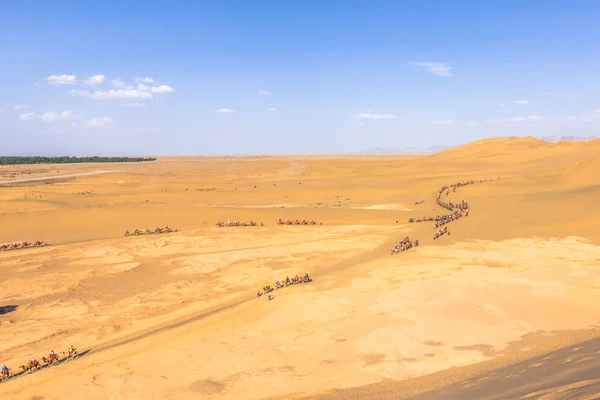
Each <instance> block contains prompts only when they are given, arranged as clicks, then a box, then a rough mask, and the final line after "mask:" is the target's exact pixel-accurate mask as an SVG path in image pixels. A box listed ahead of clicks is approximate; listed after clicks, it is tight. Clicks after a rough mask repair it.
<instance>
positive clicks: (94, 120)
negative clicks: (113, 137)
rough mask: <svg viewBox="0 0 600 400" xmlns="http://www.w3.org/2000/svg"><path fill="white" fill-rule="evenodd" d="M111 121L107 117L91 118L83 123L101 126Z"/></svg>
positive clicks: (90, 125)
mask: <svg viewBox="0 0 600 400" xmlns="http://www.w3.org/2000/svg"><path fill="white" fill-rule="evenodd" d="M112 121H113V120H112V119H111V118H108V117H100V118H92V119H90V120H89V121H88V122H87V123H86V124H85V125H86V126H89V127H101V126H105V125H107V124H110V123H111V122H112Z"/></svg>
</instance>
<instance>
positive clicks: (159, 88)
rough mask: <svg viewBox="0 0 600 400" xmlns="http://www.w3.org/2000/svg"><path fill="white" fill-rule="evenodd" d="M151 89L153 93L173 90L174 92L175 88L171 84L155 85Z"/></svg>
mask: <svg viewBox="0 0 600 400" xmlns="http://www.w3.org/2000/svg"><path fill="white" fill-rule="evenodd" d="M150 91H151V92H152V93H171V92H174V91H175V89H173V88H172V87H171V86H167V85H160V86H153V87H152V88H150Z"/></svg>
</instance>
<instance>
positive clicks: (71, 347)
mask: <svg viewBox="0 0 600 400" xmlns="http://www.w3.org/2000/svg"><path fill="white" fill-rule="evenodd" d="M75 351H76V350H75V347H73V345H71V346H69V355H72V354H73V353H75Z"/></svg>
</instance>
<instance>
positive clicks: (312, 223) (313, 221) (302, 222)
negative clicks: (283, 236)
mask: <svg viewBox="0 0 600 400" xmlns="http://www.w3.org/2000/svg"><path fill="white" fill-rule="evenodd" d="M317 224H319V225H323V223H322V222H317V221H315V220H311V221H307V220H305V219H303V220H302V221H300V220H299V219H297V220H295V221H292V220H291V219H288V220H287V221H284V220H282V219H281V218H279V220H278V221H277V225H317Z"/></svg>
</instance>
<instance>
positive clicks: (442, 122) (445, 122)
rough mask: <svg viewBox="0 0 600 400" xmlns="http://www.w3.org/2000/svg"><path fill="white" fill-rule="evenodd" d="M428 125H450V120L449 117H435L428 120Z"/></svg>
mask: <svg viewBox="0 0 600 400" xmlns="http://www.w3.org/2000/svg"><path fill="white" fill-rule="evenodd" d="M428 124H429V125H452V121H450V120H449V119H437V120H434V121H429V122H428Z"/></svg>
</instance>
